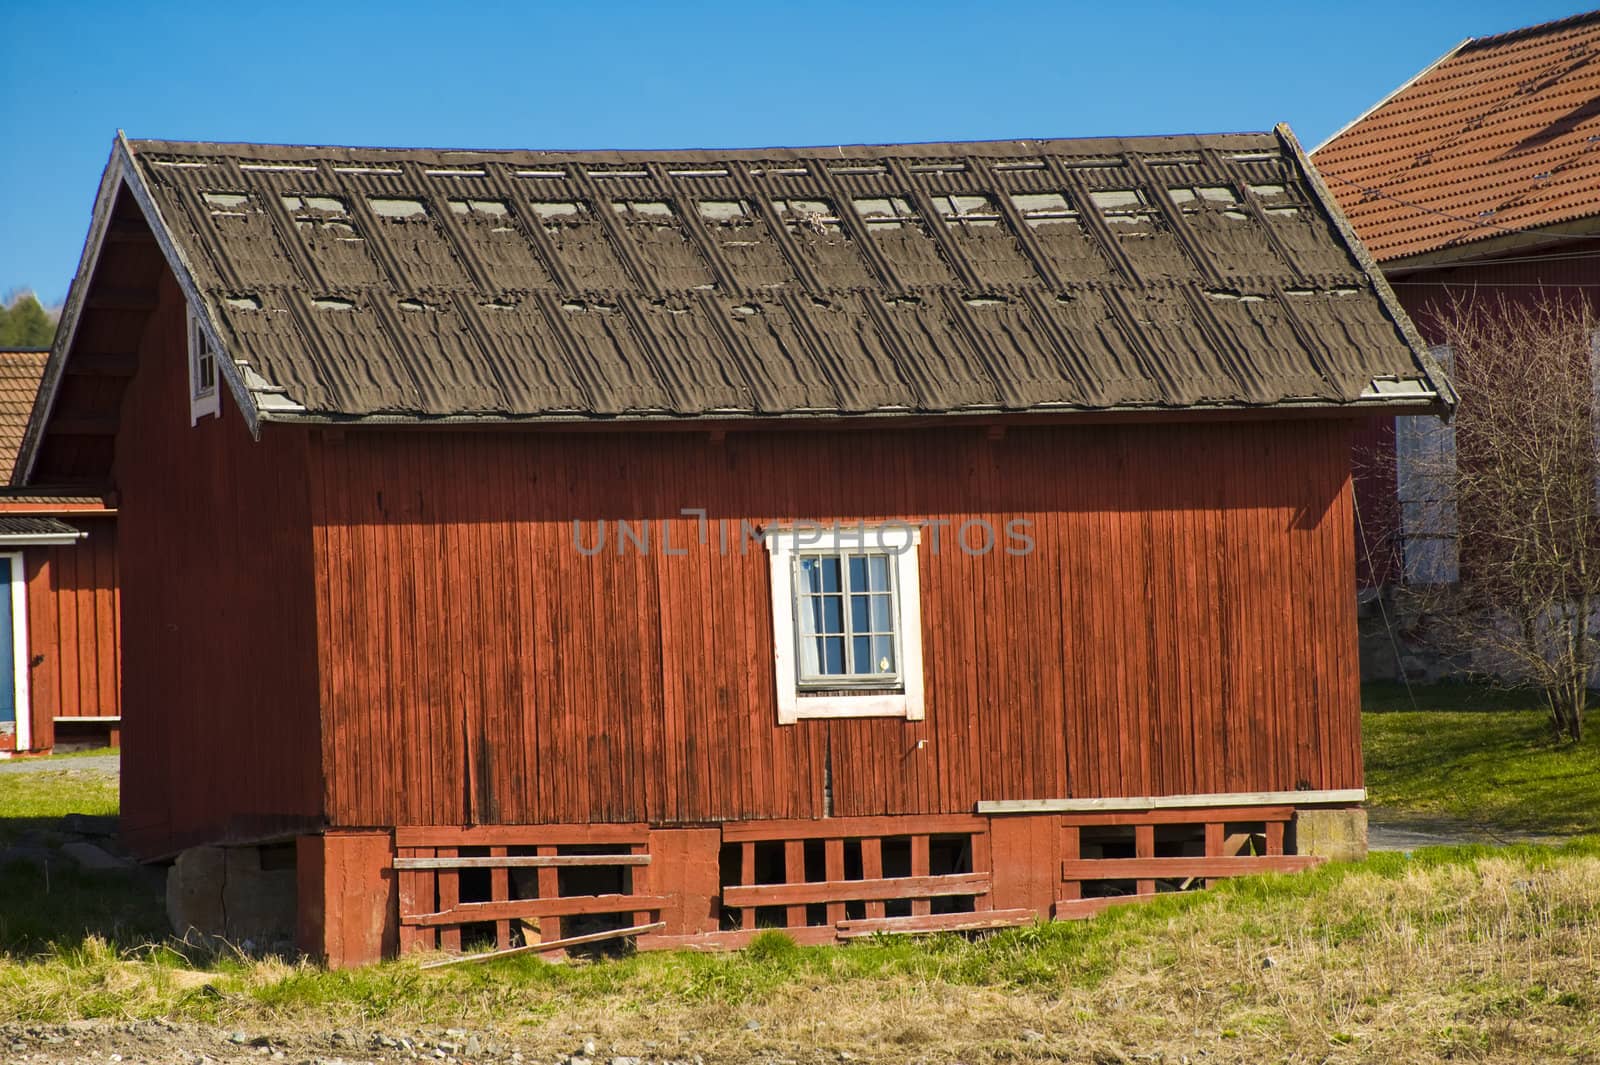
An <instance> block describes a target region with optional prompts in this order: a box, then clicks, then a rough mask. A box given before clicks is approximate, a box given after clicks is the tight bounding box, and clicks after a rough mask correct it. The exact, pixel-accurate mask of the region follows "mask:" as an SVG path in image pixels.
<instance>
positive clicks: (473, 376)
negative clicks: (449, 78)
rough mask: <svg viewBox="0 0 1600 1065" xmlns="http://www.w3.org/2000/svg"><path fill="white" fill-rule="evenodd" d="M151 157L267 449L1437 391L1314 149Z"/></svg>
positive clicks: (1227, 145) (156, 194)
mask: <svg viewBox="0 0 1600 1065" xmlns="http://www.w3.org/2000/svg"><path fill="white" fill-rule="evenodd" d="M131 149H132V152H133V155H134V159H135V160H136V163H137V167H138V171H139V174H140V176H141V178H142V181H143V183H144V184H145V185H146V186H147V188H148V189H149V194H150V197H151V200H152V201H153V203H154V205H155V208H156V210H157V211H158V212H159V214H160V216H161V219H162V222H163V223H164V226H165V228H166V230H167V232H168V234H169V235H170V237H171V240H172V242H173V244H174V245H175V246H176V249H177V252H178V254H179V255H180V256H181V258H182V259H183V261H184V262H185V263H186V264H187V265H188V268H189V269H190V271H191V272H192V275H193V281H194V283H195V285H196V287H197V288H198V290H199V291H200V292H201V293H202V294H203V296H204V298H205V300H206V302H207V303H208V305H209V310H210V314H211V316H212V319H213V321H214V322H215V324H216V326H217V328H218V331H219V334H220V338H221V340H222V342H223V344H224V346H225V348H226V349H227V352H228V354H229V355H230V356H231V357H232V358H233V359H234V360H235V361H236V362H238V363H239V364H241V373H242V376H243V379H244V382H245V384H246V386H247V387H248V388H249V390H250V391H251V393H252V394H253V396H254V398H255V399H256V401H257V405H258V408H259V409H260V412H261V414H262V416H263V417H267V418H299V417H308V416H309V417H340V416H355V417H400V418H444V417H461V416H467V417H487V418H524V417H535V418H585V417H595V416H610V417H659V416H664V417H748V416H761V415H769V416H796V415H819V414H820V415H837V414H867V413H887V412H933V413H950V412H971V411H991V410H998V411H1026V410H1040V409H1085V410H1099V409H1113V408H1127V407H1156V408H1161V407H1167V408H1190V407H1205V406H1208V405H1219V406H1267V405H1273V404H1280V403H1295V402H1301V403H1311V404H1316V405H1324V406H1325V405H1329V404H1344V403H1350V402H1354V401H1357V400H1358V399H1360V398H1361V397H1363V395H1364V394H1365V395H1367V396H1368V398H1371V396H1372V382H1373V380H1374V378H1383V377H1388V378H1401V379H1413V380H1415V379H1424V378H1425V374H1426V370H1425V369H1424V364H1423V362H1421V361H1420V358H1421V357H1420V355H1419V353H1418V351H1417V349H1416V346H1415V344H1414V343H1411V342H1409V341H1408V338H1407V337H1406V336H1405V335H1404V331H1403V328H1402V326H1401V325H1400V323H1399V321H1398V320H1397V312H1396V311H1395V309H1394V307H1393V305H1392V304H1386V303H1385V302H1384V299H1383V298H1381V297H1380V290H1381V291H1382V292H1385V293H1386V291H1387V290H1386V289H1383V288H1382V282H1381V279H1380V280H1378V281H1377V282H1375V281H1374V277H1373V275H1374V273H1375V271H1371V270H1368V269H1366V268H1364V267H1363V264H1362V262H1361V261H1360V258H1359V256H1358V253H1357V252H1356V251H1355V250H1354V249H1353V248H1352V247H1351V246H1350V244H1349V243H1347V241H1346V239H1345V237H1344V236H1343V235H1342V234H1341V230H1340V228H1339V224H1338V222H1337V219H1336V217H1335V212H1334V210H1333V208H1332V205H1331V202H1329V201H1326V199H1325V193H1323V192H1321V191H1319V189H1318V188H1317V186H1316V183H1315V182H1314V181H1313V180H1311V179H1310V178H1309V177H1308V174H1307V173H1306V170H1305V168H1304V167H1303V166H1302V160H1303V156H1300V155H1299V154H1298V146H1297V145H1295V144H1294V143H1293V141H1292V138H1291V137H1290V136H1289V135H1288V134H1287V131H1286V130H1284V131H1283V134H1282V136H1279V135H1275V134H1270V133H1267V134H1230V135H1221V136H1186V137H1160V138H1156V137H1149V138H1136V139H1127V140H1077V141H1072V140H1068V141H1024V142H994V143H972V144H925V145H896V146H887V147H881V146H880V147H841V148H827V149H766V150H747V151H719V152H701V151H694V152H659V153H631V152H629V153H624V152H566V153H553V152H458V151H429V150H411V149H407V150H388V149H359V148H294V147H274V146H262V145H214V144H184V143H169V142H158V141H134V142H131ZM1375 286H1376V287H1375ZM1428 387H1429V385H1428V383H1427V382H1426V380H1423V383H1422V384H1421V385H1419V386H1414V387H1413V386H1401V388H1400V391H1405V390H1407V388H1409V389H1410V391H1411V392H1413V393H1415V392H1416V391H1417V390H1418V389H1419V388H1421V389H1426V388H1428ZM1445 387H1447V386H1445ZM1413 399H1415V395H1413Z"/></svg>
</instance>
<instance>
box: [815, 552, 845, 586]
mask: <svg viewBox="0 0 1600 1065" xmlns="http://www.w3.org/2000/svg"><path fill="white" fill-rule="evenodd" d="M812 561H814V562H815V563H816V565H817V569H818V571H819V572H820V573H821V575H822V590H823V591H825V592H837V591H842V590H843V589H841V588H840V587H839V560H838V558H837V557H833V558H818V559H813V560H812Z"/></svg>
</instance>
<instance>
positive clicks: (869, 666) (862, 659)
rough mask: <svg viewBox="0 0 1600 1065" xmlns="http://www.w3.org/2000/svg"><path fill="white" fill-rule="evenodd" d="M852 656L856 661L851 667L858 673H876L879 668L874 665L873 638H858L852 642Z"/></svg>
mask: <svg viewBox="0 0 1600 1065" xmlns="http://www.w3.org/2000/svg"><path fill="white" fill-rule="evenodd" d="M850 656H851V657H852V658H853V659H854V661H853V662H851V663H850V664H851V666H853V667H854V669H853V672H856V673H876V672H877V671H878V667H877V666H876V665H874V664H873V658H872V637H871V636H857V637H856V638H855V639H853V640H851V641H850Z"/></svg>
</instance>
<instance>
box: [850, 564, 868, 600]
mask: <svg viewBox="0 0 1600 1065" xmlns="http://www.w3.org/2000/svg"><path fill="white" fill-rule="evenodd" d="M850 587H851V589H852V590H854V591H859V592H864V591H866V590H867V559H866V556H864V555H851V556H850Z"/></svg>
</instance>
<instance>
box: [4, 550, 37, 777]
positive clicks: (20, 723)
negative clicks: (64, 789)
mask: <svg viewBox="0 0 1600 1065" xmlns="http://www.w3.org/2000/svg"><path fill="white" fill-rule="evenodd" d="M4 557H6V558H7V559H9V561H10V564H11V668H12V670H13V671H14V672H13V674H12V691H13V693H14V695H15V698H16V707H17V710H16V712H17V733H16V736H17V750H19V751H28V750H32V749H33V703H32V699H31V698H30V696H29V692H28V585H27V572H26V570H25V569H24V568H23V565H22V552H20V551H18V552H15V553H9V554H7V555H5V556H4Z"/></svg>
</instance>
